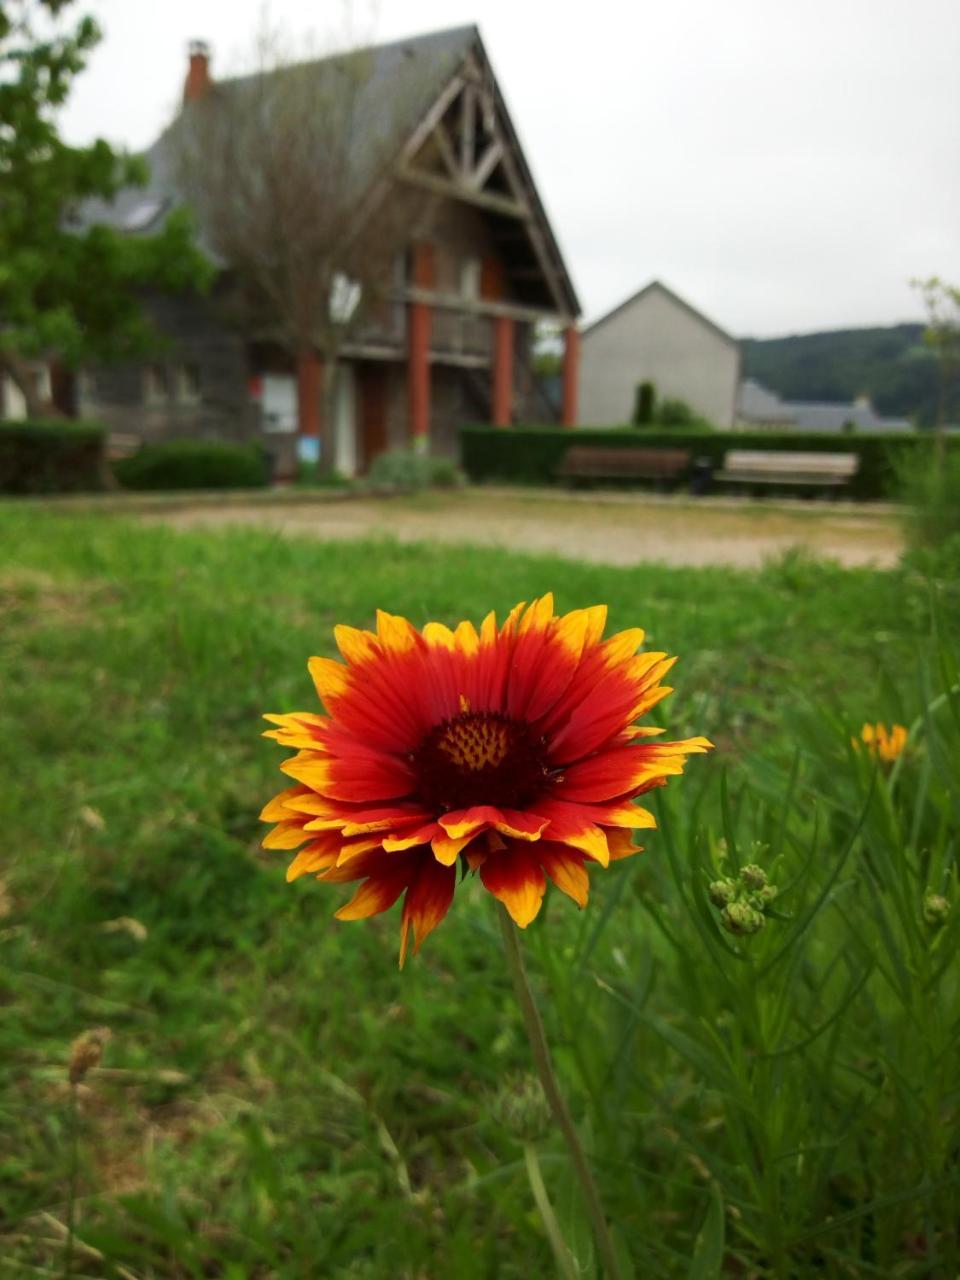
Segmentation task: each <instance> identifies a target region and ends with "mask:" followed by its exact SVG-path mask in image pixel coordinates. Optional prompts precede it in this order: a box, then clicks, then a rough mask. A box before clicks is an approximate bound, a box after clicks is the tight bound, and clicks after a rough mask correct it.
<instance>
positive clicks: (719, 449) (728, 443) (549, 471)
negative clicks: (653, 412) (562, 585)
mask: <svg viewBox="0 0 960 1280" xmlns="http://www.w3.org/2000/svg"><path fill="white" fill-rule="evenodd" d="M460 443H461V456H462V462H463V467H464V470H465V471H466V473H467V475H468V476H469V477H470V479H471V480H473V481H481V482H482V481H485V480H496V481H504V480H505V481H512V482H514V483H519V484H555V483H557V480H556V472H557V468H558V467H559V465H560V463H561V461H562V459H563V455H564V454H565V453H566V451H567V449H568V448H570V447H571V446H572V445H584V444H590V445H594V444H596V445H603V444H608V445H611V446H616V447H617V448H623V447H625V446H627V447H636V448H643V449H646V448H650V447H651V446H653V447H657V446H662V447H663V448H670V449H677V448H688V449H689V450H690V451H691V453H692V454H693V456H694V457H695V458H706V459H708V460H709V461H710V462H711V463H712V465H713V466H714V467H717V468H719V467H720V466H721V465H722V463H723V458H724V455H725V454H726V453H727V451H728V450H730V449H768V450H774V451H775V450H788V451H789V452H792V453H800V452H813V453H821V452H823V453H826V452H830V451H833V452H839V453H856V454H857V455H858V457H859V459H860V465H859V468H858V470H857V474H856V475H855V476H854V477H853V480H852V481H851V483H850V484H849V485H848V486H847V487H846V488H845V489H844V490H843V492H844V494H845V495H848V496H850V497H853V498H865V499H879V498H897V497H898V496H899V494H900V486H899V482H898V479H897V476H898V470H899V468H900V467H901V466H902V465H903V463H904V460H906V459H908V458H910V457H911V456H913V455H914V454H915V453H916V452H917V451H918V450H920V451H922V450H923V449H925V448H928V447H929V440H928V438H927V437H926V436H925V435H923V434H913V433H909V434H908V433H906V432H904V433H903V434H902V435H901V434H897V435H866V434H860V435H856V436H834V435H826V434H824V433H823V432H816V431H806V432H787V431H783V432H777V431H713V430H710V429H709V428H708V427H707V426H705V425H699V426H697V427H695V428H694V429H692V430H689V431H687V430H682V429H681V428H679V427H677V428H668V427H656V426H653V427H649V428H647V429H646V430H644V431H642V432H640V431H634V430H632V429H631V428H630V427H629V426H628V427H603V428H599V429H593V428H591V429H589V430H586V429H580V430H573V431H571V430H570V429H569V428H563V427H511V428H510V429H509V430H504V429H502V428H496V427H479V426H470V427H464V428H463V429H462V430H461V433H460ZM948 449H949V451H950V454H951V456H955V457H956V456H960V439H955V440H950V441H948Z"/></svg>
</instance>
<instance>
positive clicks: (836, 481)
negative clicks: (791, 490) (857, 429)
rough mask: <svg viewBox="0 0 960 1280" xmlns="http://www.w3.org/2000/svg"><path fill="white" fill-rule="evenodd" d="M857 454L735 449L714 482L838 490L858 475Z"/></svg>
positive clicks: (726, 458) (724, 460)
mask: <svg viewBox="0 0 960 1280" xmlns="http://www.w3.org/2000/svg"><path fill="white" fill-rule="evenodd" d="M859 465H860V459H859V457H858V455H857V454H855V453H801V452H796V453H788V452H787V451H786V450H779V449H777V450H769V451H768V450H756V451H754V450H752V449H731V450H730V451H729V452H728V453H727V454H726V455H725V456H724V459H723V467H722V468H721V469H720V470H719V471H715V472H714V473H713V478H714V480H716V481H718V482H722V483H726V484H782V485H806V486H810V487H813V488H817V489H836V488H839V487H840V486H841V485H845V484H847V483H849V481H850V480H852V479H853V477H854V476H855V475H856V473H857V468H858V467H859Z"/></svg>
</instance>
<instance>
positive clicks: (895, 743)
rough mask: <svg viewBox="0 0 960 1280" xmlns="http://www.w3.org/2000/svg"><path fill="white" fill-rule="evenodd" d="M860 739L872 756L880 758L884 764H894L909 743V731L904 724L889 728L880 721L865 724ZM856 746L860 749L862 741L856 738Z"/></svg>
mask: <svg viewBox="0 0 960 1280" xmlns="http://www.w3.org/2000/svg"><path fill="white" fill-rule="evenodd" d="M860 741H861V742H862V743H863V744H864V745H865V746H866V748H867V750H868V751H869V752H870V754H871V755H872V756H874V757H877V758H879V759H880V760H882V761H883V763H884V764H893V762H894V761H895V760H897V759H898V758H899V757H900V756H901V755H902V754H903V749H904V747H905V746H906V745H907V731H906V729H905V728H904V727H903V725H902V724H895V725H893V726H892V728H890V729H889V730H888V729H887V726H886V725H885V724H881V723H879V722H878V723H877V724H865V725H864V726H863V728H862V729H861V730H860ZM854 746H856V747H857V748H858V749H859V746H860V743H858V742H857V741H856V740H854Z"/></svg>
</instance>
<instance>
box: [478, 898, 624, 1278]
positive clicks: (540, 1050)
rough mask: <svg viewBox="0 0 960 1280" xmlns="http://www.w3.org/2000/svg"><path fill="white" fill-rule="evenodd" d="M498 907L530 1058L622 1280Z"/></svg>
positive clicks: (608, 1259)
mask: <svg viewBox="0 0 960 1280" xmlns="http://www.w3.org/2000/svg"><path fill="white" fill-rule="evenodd" d="M497 907H498V914H499V916H500V929H501V932H502V934H503V945H504V949H505V951H506V953H507V962H508V964H509V965H510V973H511V976H512V978H513V989H514V992H515V993H516V997H517V1003H518V1004H519V1005H520V1012H521V1013H522V1014H523V1020H524V1023H525V1024H526V1028H527V1036H528V1038H529V1040H530V1050H531V1053H532V1054H533V1061H534V1065H535V1066H536V1068H537V1075H538V1076H539V1077H540V1083H541V1084H542V1085H543V1091H544V1093H545V1094H546V1095H547V1101H548V1102H549V1104H550V1110H551V1111H552V1112H553V1116H554V1119H555V1120H556V1122H557V1124H558V1126H559V1128H560V1132H561V1133H562V1134H563V1137H564V1141H565V1142H566V1144H567V1150H568V1151H569V1153H570V1159H571V1160H572V1162H573V1167H574V1170H575V1171H576V1174H577V1178H578V1179H579V1181H580V1189H581V1190H582V1192H583V1198H584V1200H585V1202H586V1206H587V1210H588V1212H589V1214H590V1220H591V1222H592V1223H593V1232H594V1235H595V1237H596V1240H597V1247H598V1249H599V1251H600V1256H601V1257H602V1258H603V1265H604V1268H605V1270H606V1272H607V1276H608V1278H609V1280H622V1276H621V1271H620V1265H619V1263H618V1262H617V1255H616V1253H615V1252H614V1249H613V1240H612V1239H611V1237H610V1228H609V1227H608V1225H607V1218H606V1215H605V1213H604V1212H603V1205H602V1204H601V1203H600V1193H599V1192H598V1191H597V1184H596V1183H595V1182H594V1180H593V1174H592V1172H591V1171H590V1165H589V1164H588V1163H587V1157H586V1154H585V1152H584V1150H583V1147H582V1145H581V1143H580V1135H579V1134H578V1133H577V1130H576V1126H575V1125H574V1123H573V1117H572V1116H571V1115H570V1110H569V1108H568V1107H567V1103H566V1100H565V1098H564V1096H563V1094H562V1093H561V1092H560V1085H559V1083H558V1081H557V1077H556V1075H555V1074H554V1070H553V1063H552V1062H551V1061H550V1050H549V1048H548V1046H547V1038H546V1035H545V1034H544V1030H543V1022H542V1020H541V1018H540V1011H539V1010H538V1008H537V1004H536V1001H535V1000H534V998H533V992H532V991H531V989H530V983H529V981H528V980H527V971H526V968H525V967H524V963H523V953H522V952H521V950H520V941H519V939H518V937H517V930H516V926H515V925H514V923H513V921H512V920H511V919H510V916H509V914H508V912H507V910H506V908H505V907H504V906H503V905H502V903H498V904H497Z"/></svg>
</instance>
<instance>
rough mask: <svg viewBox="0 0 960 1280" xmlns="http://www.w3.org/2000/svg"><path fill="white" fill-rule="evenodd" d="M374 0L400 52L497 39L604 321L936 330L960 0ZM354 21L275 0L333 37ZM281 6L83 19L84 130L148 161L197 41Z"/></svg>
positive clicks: (958, 212)
mask: <svg viewBox="0 0 960 1280" xmlns="http://www.w3.org/2000/svg"><path fill="white" fill-rule="evenodd" d="M374 3H375V7H371V4H370V0H361V3H358V4H357V5H356V6H355V7H354V14H355V17H354V19H353V21H354V24H355V26H356V28H357V29H358V30H361V31H362V32H363V33H364V34H367V33H369V34H371V35H372V36H373V37H374V38H376V39H377V40H389V39H396V38H399V37H402V36H405V35H416V34H419V33H421V32H425V31H430V30H435V29H438V28H441V27H449V26H456V25H459V24H461V23H468V22H476V23H477V24H478V25H479V27H480V31H481V34H482V36H483V39H484V41H485V44H486V47H487V51H488V53H489V55H490V58H491V60H492V62H493V65H494V68H495V70H496V73H497V76H498V78H499V81H500V85H501V88H502V90H503V93H504V96H505V97H506V100H507V103H508V105H509V108H510V111H511V113H512V115H513V119H514V123H515V125H516V127H517V130H518V132H519V135H520V138H521V141H522V143H523V145H524V148H525V151H526V155H527V160H528V161H529V163H530V166H531V168H532V170H533V174H534V177H535V179H536V180H537V183H538V185H539V189H540V194H541V196H542V198H543V200H544V203H545V205H546V207H547V211H548V213H549V215H550V217H551V220H552V222H553V227H554V230H555V232H556V234H557V237H558V239H559V242H560V246H561V248H562V250H563V252H564V255H565V257H566V261H567V265H568V267H569V269H570V272H571V274H572V276H573V280H574V284H575V285H576V287H577V290H578V292H579V294H580V299H581V302H582V304H583V308H584V312H585V315H586V317H587V318H588V319H593V318H595V317H597V316H599V315H601V314H603V313H604V312H605V311H607V310H608V309H609V308H610V307H612V306H614V305H615V304H616V303H618V302H620V301H622V300H623V298H625V297H626V296H628V295H629V294H631V293H633V292H635V291H636V290H637V289H639V288H640V287H641V286H643V285H644V284H646V283H647V282H648V281H649V280H651V279H652V278H654V277H657V278H659V279H661V280H663V281H664V282H665V283H667V284H669V285H670V286H671V287H672V288H673V289H675V290H676V291H677V292H678V293H680V294H682V295H683V296H684V297H686V298H687V300H688V301H690V302H692V303H693V304H694V305H695V306H697V307H699V308H700V309H701V310H703V311H705V312H706V313H707V315H709V316H710V317H711V319H713V320H715V321H716V322H717V323H718V324H719V325H721V326H723V327H724V328H726V329H728V330H730V332H732V333H734V334H736V335H737V336H751V335H756V336H771V335H776V334H783V333H797V332H805V331H809V330H811V329H828V328H844V327H847V326H851V325H871V324H890V323H893V322H895V321H898V320H905V319H915V318H919V316H920V314H921V308H920V307H919V306H918V303H917V300H916V298H915V297H914V295H913V293H912V291H911V290H910V288H909V285H908V283H907V281H908V280H909V278H910V277H911V276H915V275H930V274H938V275H942V276H944V277H946V278H947V279H950V280H953V281H958V280H960V163H958V161H960V75H958V72H957V69H958V67H960V2H958V0H805V2H804V3H795V2H794V3H788V2H787V0H723V2H722V3H721V2H719V0H589V2H588V3H580V4H576V5H575V4H572V3H567V4H559V3H557V2H556V0H553V2H552V3H546V0H379V3H376V0H374ZM335 8H336V6H335V5H334V4H331V3H328V2H323V3H321V0H273V3H272V4H271V7H270V11H271V15H272V18H273V20H274V21H275V22H279V23H280V24H282V25H283V26H285V27H286V28H287V30H289V31H290V32H291V33H293V34H294V35H296V34H299V33H307V32H308V31H310V30H311V29H312V30H313V31H314V32H315V33H316V36H317V37H318V38H320V39H321V40H322V39H324V38H327V36H328V35H329V33H325V32H324V30H323V29H322V27H321V26H318V16H317V15H318V14H324V13H326V14H330V12H331V11H332V10H335ZM261 9H262V5H261V2H260V0H164V2H163V3H162V4H154V3H151V2H149V0H78V4H77V6H76V12H84V11H86V12H92V13H94V14H95V15H96V16H97V17H98V19H99V20H100V22H101V24H102V26H103V28H104V31H105V39H104V42H103V44H102V45H101V46H100V48H99V49H97V50H96V52H95V53H94V54H93V56H92V57H91V60H90V64H89V66H88V68H87V70H86V71H85V72H84V74H83V75H82V76H81V77H79V79H78V80H77V81H76V86H75V90H74V94H73V97H72V99H71V101H70V103H69V105H68V106H67V108H66V111H65V114H64V119H63V127H64V133H65V134H66V136H67V137H68V138H69V139H70V140H71V141H88V140H90V139H92V138H94V137H96V136H104V137H106V138H108V139H109V140H110V141H111V142H114V143H117V144H121V145H123V146H126V147H130V148H139V147H143V146H145V145H147V144H148V143H149V142H151V141H152V140H153V138H154V137H155V136H156V134H157V133H158V132H159V131H160V129H161V128H162V127H163V125H164V124H165V123H166V121H167V120H168V119H169V118H170V115H171V113H172V111H173V110H174V108H175V106H176V104H177V101H178V99H179V95H180V92H181V89H182V84H183V78H184V74H185V70H186V45H187V42H188V41H189V40H190V39H192V38H199V39H205V40H208V41H209V42H210V43H211V45H212V47H213V73H214V76H216V74H217V72H218V71H219V72H220V73H221V74H226V73H228V72H230V71H232V70H235V69H236V68H237V66H238V64H239V63H241V62H242V60H243V58H244V56H245V54H248V53H249V48H250V44H251V40H252V37H253V34H254V31H255V30H256V27H257V25H258V19H259V15H260V12H261Z"/></svg>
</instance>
